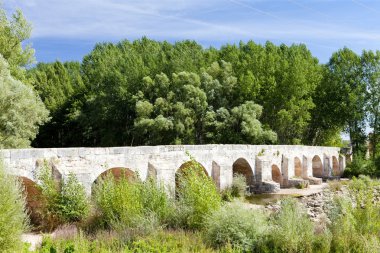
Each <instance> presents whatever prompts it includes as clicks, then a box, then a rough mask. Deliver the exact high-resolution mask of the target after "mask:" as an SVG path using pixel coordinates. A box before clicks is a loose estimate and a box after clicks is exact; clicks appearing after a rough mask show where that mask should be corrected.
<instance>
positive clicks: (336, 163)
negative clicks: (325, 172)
mask: <svg viewBox="0 0 380 253" xmlns="http://www.w3.org/2000/svg"><path fill="white" fill-rule="evenodd" d="M332 169H333V171H332V173H333V176H339V175H340V171H339V161H338V159H337V158H336V156H333V157H332Z"/></svg>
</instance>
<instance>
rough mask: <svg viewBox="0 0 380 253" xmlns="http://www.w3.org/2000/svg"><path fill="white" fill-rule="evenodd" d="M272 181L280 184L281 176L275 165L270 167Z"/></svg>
mask: <svg viewBox="0 0 380 253" xmlns="http://www.w3.org/2000/svg"><path fill="white" fill-rule="evenodd" d="M272 180H273V181H274V182H276V183H279V184H280V185H281V184H282V174H281V171H280V168H278V166H277V165H275V164H273V165H272Z"/></svg>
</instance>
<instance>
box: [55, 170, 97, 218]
mask: <svg viewBox="0 0 380 253" xmlns="http://www.w3.org/2000/svg"><path fill="white" fill-rule="evenodd" d="M59 199H60V200H59V203H57V211H58V215H59V216H60V217H61V219H62V220H63V221H64V222H75V221H81V220H82V219H83V218H85V217H86V216H87V215H88V213H89V209H90V204H89V201H88V198H87V195H86V191H85V189H84V187H83V186H82V185H81V184H80V183H79V182H78V179H77V178H76V176H75V175H74V174H73V173H70V174H69V175H68V177H67V178H66V179H64V180H63V183H62V189H61V192H60V198H59Z"/></svg>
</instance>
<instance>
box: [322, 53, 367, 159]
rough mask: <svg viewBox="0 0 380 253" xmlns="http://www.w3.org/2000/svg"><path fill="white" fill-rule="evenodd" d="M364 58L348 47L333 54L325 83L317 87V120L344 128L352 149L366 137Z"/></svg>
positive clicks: (356, 147) (356, 149)
mask: <svg viewBox="0 0 380 253" xmlns="http://www.w3.org/2000/svg"><path fill="white" fill-rule="evenodd" d="M363 60H364V58H363V57H360V56H359V55H357V54H355V53H354V52H353V51H352V50H350V49H348V48H344V49H342V50H339V51H338V52H336V53H334V54H333V55H332V56H331V58H330V61H329V63H328V64H327V65H326V71H327V72H326V75H325V79H324V82H322V83H321V86H320V87H318V88H317V92H319V93H320V95H319V105H320V107H319V115H318V119H321V121H320V122H322V123H323V124H325V126H324V129H329V126H332V127H335V128H337V129H339V127H344V129H345V131H346V132H347V133H348V134H349V136H350V140H351V144H352V146H353V150H354V152H359V151H360V148H361V147H362V146H363V144H364V141H365V138H366V137H365V133H364V131H365V94H366V82H365V76H364V68H363V64H364V63H363ZM317 97H318V96H317ZM315 124H318V122H316V123H315ZM332 129H334V128H332Z"/></svg>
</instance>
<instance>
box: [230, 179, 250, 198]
mask: <svg viewBox="0 0 380 253" xmlns="http://www.w3.org/2000/svg"><path fill="white" fill-rule="evenodd" d="M246 192H247V180H246V178H245V176H244V175H242V174H235V175H233V178H232V186H231V195H232V197H236V198H239V197H244V196H245V194H246Z"/></svg>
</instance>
